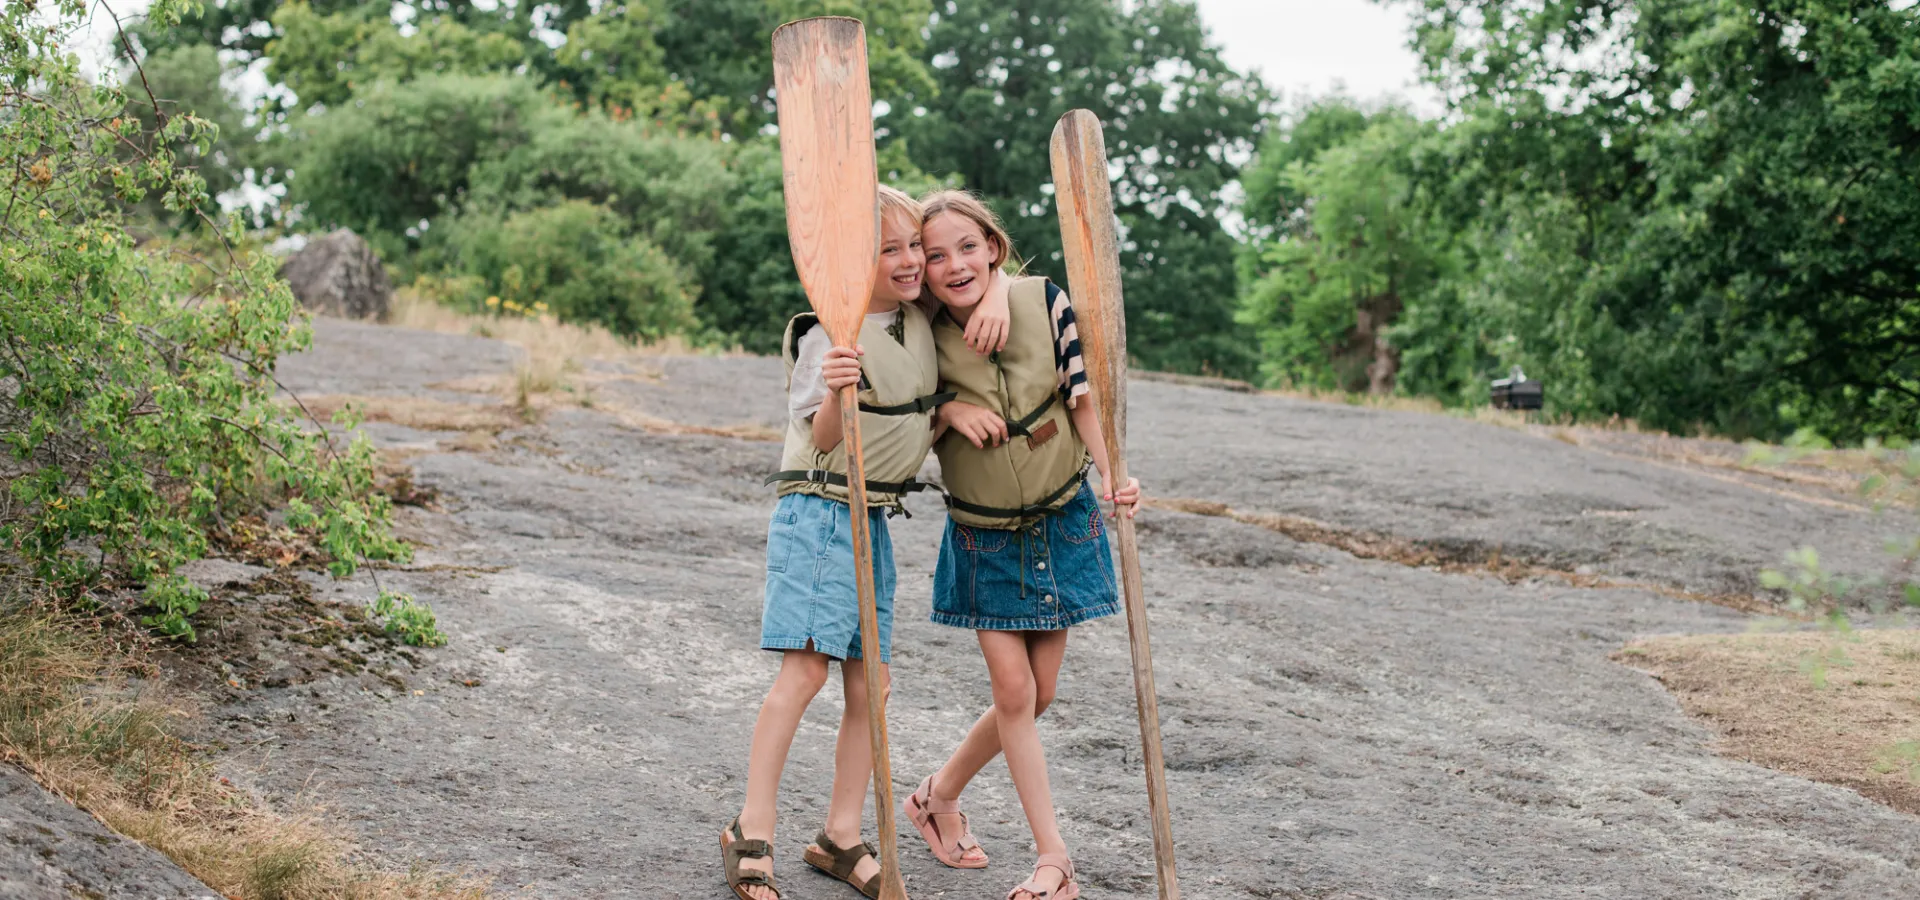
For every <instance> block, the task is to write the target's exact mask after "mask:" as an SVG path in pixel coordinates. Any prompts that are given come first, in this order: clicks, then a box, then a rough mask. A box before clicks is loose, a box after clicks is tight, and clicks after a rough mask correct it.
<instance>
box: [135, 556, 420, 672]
mask: <svg viewBox="0 0 1920 900" xmlns="http://www.w3.org/2000/svg"><path fill="white" fill-rule="evenodd" d="M309 577H310V576H309ZM203 586H204V587H206V588H207V589H208V593H209V598H208V600H207V602H206V603H204V604H202V605H201V607H200V612H199V613H198V614H196V615H195V616H194V624H195V630H196V631H197V632H198V638H197V640H195V641H194V642H192V643H176V644H167V645H164V647H163V648H162V652H161V653H159V654H158V659H159V660H160V662H161V665H162V667H163V668H165V669H166V670H167V672H168V673H169V674H170V675H171V676H173V677H174V678H175V679H177V680H179V681H181V682H183V683H185V684H188V685H190V686H192V687H195V688H198V689H201V690H204V691H209V692H211V693H212V694H213V695H214V696H215V697H217V698H220V699H233V698H234V697H236V696H238V695H239V694H240V693H241V692H244V691H249V690H254V689H258V688H287V687H294V686H298V685H304V684H311V683H313V682H315V681H320V680H323V679H328V678H333V677H336V676H338V677H340V678H344V679H348V680H356V681H360V682H362V684H363V685H364V686H366V687H370V688H371V687H385V688H389V689H392V690H395V691H404V690H406V689H407V682H406V681H405V679H404V678H403V677H402V676H403V675H407V674H411V671H412V669H413V668H415V667H417V666H418V665H419V663H420V660H419V658H418V657H417V656H416V655H415V654H414V653H413V652H412V651H410V650H407V649H405V648H403V647H400V646H399V645H397V644H395V643H394V642H393V640H392V639H391V638H389V637H388V636H387V634H386V633H385V632H384V631H383V630H382V629H381V628H380V627H379V626H378V625H376V624H374V623H373V622H372V621H370V620H369V617H368V615H367V611H366V608H365V607H363V606H360V605H357V604H353V603H343V602H337V601H332V600H325V599H321V598H318V597H316V596H315V595H314V591H313V585H312V584H311V583H309V581H308V580H307V578H306V577H302V574H301V573H300V572H298V571H295V570H292V569H279V570H275V571H270V572H266V573H264V574H259V575H256V576H254V577H252V578H251V579H249V580H246V581H240V580H229V581H227V582H225V583H221V584H212V585H203Z"/></svg>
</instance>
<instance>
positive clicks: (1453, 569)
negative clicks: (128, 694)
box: [1145, 497, 1782, 615]
mask: <svg viewBox="0 0 1920 900" xmlns="http://www.w3.org/2000/svg"><path fill="white" fill-rule="evenodd" d="M1145 504H1146V505H1147V506H1149V507H1152V508H1154V509H1170V510H1174V511H1177V512H1184V513H1192V514H1194V515H1201V516H1213V517H1216V518H1222V519H1232V520H1233V521H1235V522H1239V523H1241V524H1244V525H1253V526H1255V527H1258V528H1265V529H1267V530H1268V531H1272V532H1275V533H1278V534H1283V535H1286V536H1287V537H1289V538H1292V539H1293V540H1296V541H1300V542H1303V543H1312V544H1321V545H1323V546H1327V547H1332V548H1334V549H1336V550H1340V551H1343V552H1345V553H1349V554H1352V555H1354V556H1357V557H1359V558H1361V559H1377V560H1384V561H1386V562H1391V563H1398V564H1400V565H1403V566H1409V567H1414V568H1424V569H1436V570H1439V571H1442V572H1448V573H1451V574H1466V573H1478V574H1484V575H1492V576H1494V577H1496V578H1499V579H1500V580H1502V581H1505V582H1507V583H1508V584H1514V583H1517V582H1521V581H1525V580H1528V579H1541V578H1548V579H1553V580H1556V581H1560V582H1562V583H1565V584H1568V585H1571V586H1573V587H1579V588H1593V589H1602V590H1605V589H1624V590H1640V591H1650V592H1652V593H1655V594H1659V595H1661V596H1663V597H1672V598H1674V599H1676V600H1691V601H1695V602H1699V603H1712V604H1714V605H1716V606H1725V607H1729V608H1732V609H1738V610H1741V611H1743V612H1767V613H1773V614H1776V615H1780V614H1782V613H1781V612H1780V611H1779V610H1778V609H1776V608H1775V607H1774V606H1773V605H1772V604H1770V603H1767V602H1766V601H1764V600H1762V599H1760V598H1757V597H1753V596H1749V595H1745V594H1706V593H1701V592H1698V591H1689V590H1684V589H1682V588H1677V587H1674V586H1672V585H1665V584H1654V583H1650V582H1644V581H1622V580H1619V579H1614V578H1608V577H1607V576H1604V575H1583V574H1581V573H1578V572H1571V571H1568V570H1566V569H1559V568H1554V567H1552V566H1547V565H1542V564H1539V563H1536V562H1532V561H1529V560H1527V559H1524V558H1521V557H1515V556H1508V555H1506V554H1505V553H1504V552H1502V551H1501V550H1500V549H1498V548H1495V549H1494V550H1492V551H1489V552H1487V553H1486V554H1485V555H1484V556H1483V555H1480V554H1479V553H1477V552H1467V551H1463V550H1461V549H1459V548H1454V547H1441V546H1436V545H1433V544H1428V543H1425V542H1422V541H1412V540H1407V539H1405V538H1398V537H1394V536H1392V535H1383V534H1376V533H1373V532H1370V531H1360V530H1358V529H1352V528H1343V527H1341V526H1338V525H1329V524H1327V523H1325V522H1318V521H1315V520H1313V519H1308V518H1304V517H1302V516H1289V515H1282V514H1279V513H1263V512H1245V511H1242V510H1237V509H1234V508H1232V507H1230V506H1227V505H1226V504H1224V503H1216V502H1214V501H1211V500H1194V499H1189V498H1183V497H1151V498H1148V499H1147V500H1146V501H1145Z"/></svg>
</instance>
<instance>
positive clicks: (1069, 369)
mask: <svg viewBox="0 0 1920 900" xmlns="http://www.w3.org/2000/svg"><path fill="white" fill-rule="evenodd" d="M1047 312H1048V314H1049V315H1048V318H1050V319H1052V320H1053V365H1054V370H1055V371H1056V372H1057V373H1058V374H1059V376H1060V386H1061V387H1063V388H1066V390H1067V406H1068V407H1073V406H1074V405H1075V402H1074V401H1076V400H1078V399H1079V398H1080V397H1082V396H1085V395H1086V394H1087V393H1088V392H1089V391H1090V390H1091V388H1089V387H1088V386H1087V364H1086V361H1085V360H1084V359H1081V357H1080V330H1079V329H1078V328H1077V327H1075V326H1074V321H1073V304H1072V303H1069V302H1068V301H1067V292H1066V291H1063V290H1061V289H1060V287H1059V286H1058V285H1056V284H1054V283H1053V282H1051V281H1049V282H1047Z"/></svg>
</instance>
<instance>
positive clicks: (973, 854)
mask: <svg viewBox="0 0 1920 900" xmlns="http://www.w3.org/2000/svg"><path fill="white" fill-rule="evenodd" d="M1020 634H1021V635H1022V636H1024V637H1025V639H1026V642H1027V656H1028V659H1029V660H1031V661H1032V666H1033V687H1034V697H1033V715H1034V718H1036V719H1037V718H1039V717H1040V716H1041V715H1042V714H1043V713H1045V712H1046V711H1047V707H1048V706H1050V705H1052V704H1053V696H1054V693H1055V691H1056V689H1057V688H1058V687H1059V685H1060V661H1061V660H1062V659H1063V658H1064V657H1065V656H1066V653H1067V634H1068V633H1067V632H1066V631H1027V632H1021V633H1020ZM999 755H1000V726H999V723H998V716H997V714H996V713H995V711H994V708H993V707H988V708H987V711H986V712H985V713H983V714H982V715H981V716H980V719H979V721H976V722H974V723H973V728H972V729H970V730H969V731H968V732H967V736H966V738H965V739H963V740H962V741H961V742H960V746H959V747H956V748H954V751H953V755H952V756H950V757H948V758H947V762H946V765H943V766H941V767H940V771H939V772H936V773H934V776H933V789H932V791H931V793H932V794H933V796H935V797H938V798H940V799H942V800H957V799H959V798H960V794H961V792H962V791H965V790H966V789H967V785H968V784H971V783H972V782H973V777H974V776H975V775H978V774H980V770H981V769H984V768H986V766H987V763H990V762H993V759H994V757H996V756H999ZM934 821H935V824H936V825H937V826H938V827H939V829H940V833H941V834H958V833H959V829H960V815H959V814H958V813H953V814H943V815H938V816H935V817H934ZM966 858H967V859H984V858H985V854H984V853H982V852H981V851H980V850H979V849H978V848H974V849H969V850H968V851H967V853H966Z"/></svg>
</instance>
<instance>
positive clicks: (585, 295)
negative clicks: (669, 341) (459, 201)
mask: <svg viewBox="0 0 1920 900" xmlns="http://www.w3.org/2000/svg"><path fill="white" fill-rule="evenodd" d="M627 221H628V220H627V219H625V218H623V217H621V216H619V215H617V214H615V213H614V212H613V211H612V210H610V209H608V208H607V207H605V206H601V205H598V204H594V203H590V202H588V201H585V200H568V201H564V202H562V203H560V204H558V205H555V206H548V207H541V208H539V209H533V210H527V211H525V212H516V213H513V214H511V215H509V216H506V217H505V218H504V219H496V218H492V217H489V216H485V215H473V216H468V217H463V218H462V219H461V220H459V221H457V222H455V223H453V224H451V225H449V226H448V227H449V228H450V229H451V230H452V231H453V233H454V234H453V236H452V238H451V239H450V243H451V244H452V245H453V246H455V247H457V248H459V249H458V253H457V255H456V256H455V257H454V258H453V259H452V260H451V262H452V263H453V264H454V266H455V267H456V268H458V269H459V270H461V271H466V272H471V273H474V274H475V275H477V276H479V277H480V278H482V279H484V280H485V282H486V285H487V287H488V289H489V290H490V291H491V293H492V294H493V295H494V296H497V297H498V298H499V302H500V303H501V304H503V305H504V304H513V305H514V306H522V307H532V306H533V305H534V304H535V303H545V304H546V305H547V306H549V307H551V308H552V310H553V312H554V314H555V315H558V316H559V317H561V318H562V319H564V320H569V321H586V322H598V323H601V324H603V325H606V326H607V327H608V328H609V329H610V330H612V331H613V332H614V333H615V334H620V335H626V336H632V337H637V338H641V339H648V340H652V339H658V338H664V337H666V336H668V335H672V334H679V333H681V332H684V331H686V330H688V329H690V328H691V327H692V325H693V322H694V320H693V293H694V287H693V285H692V273H691V272H689V271H688V270H687V269H686V268H685V267H683V266H682V265H681V264H679V263H677V262H676V261H675V260H674V259H673V257H671V256H669V255H668V254H667V253H666V251H664V250H662V249H660V247H659V246H658V245H656V244H654V243H653V242H652V241H649V240H648V239H647V238H645V237H643V236H640V235H634V234H630V233H628V228H627Z"/></svg>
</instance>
